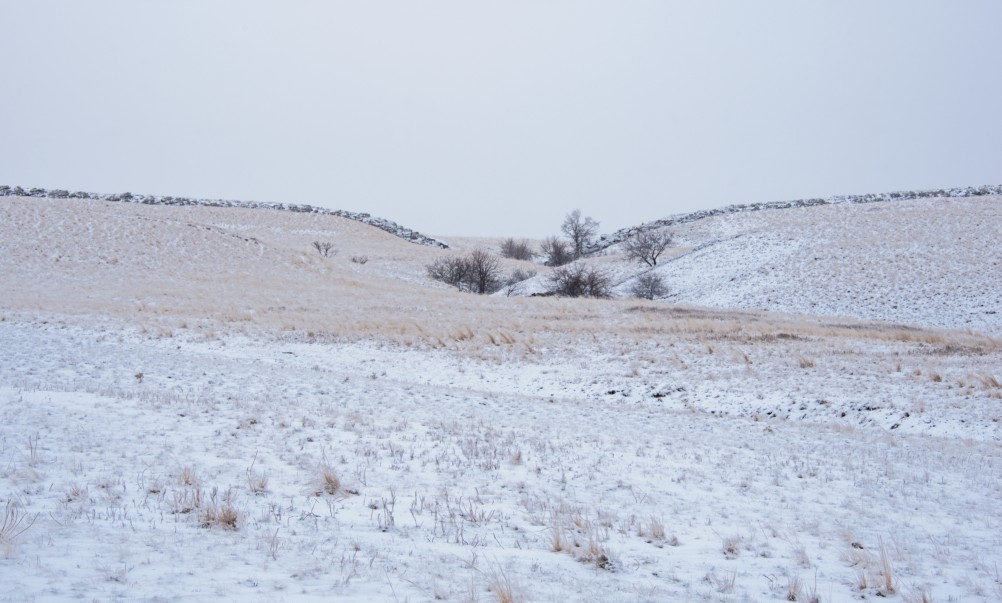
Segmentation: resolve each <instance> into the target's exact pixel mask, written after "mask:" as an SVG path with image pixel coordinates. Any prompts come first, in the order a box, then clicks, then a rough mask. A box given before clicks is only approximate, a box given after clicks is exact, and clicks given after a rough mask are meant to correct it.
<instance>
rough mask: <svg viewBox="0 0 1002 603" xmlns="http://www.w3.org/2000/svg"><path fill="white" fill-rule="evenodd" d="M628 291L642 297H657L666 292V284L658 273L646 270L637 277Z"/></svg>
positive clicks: (662, 295)
mask: <svg viewBox="0 0 1002 603" xmlns="http://www.w3.org/2000/svg"><path fill="white" fill-rule="evenodd" d="M630 292H631V293H633V295H634V296H636V297H641V298H643V299H658V298H659V297H664V296H665V295H666V294H667V293H668V286H667V285H665V280H664V278H663V277H662V276H661V275H660V274H655V273H653V272H646V273H644V274H641V275H640V276H638V277H637V280H636V281H635V282H634V283H633V287H632V288H631V289H630Z"/></svg>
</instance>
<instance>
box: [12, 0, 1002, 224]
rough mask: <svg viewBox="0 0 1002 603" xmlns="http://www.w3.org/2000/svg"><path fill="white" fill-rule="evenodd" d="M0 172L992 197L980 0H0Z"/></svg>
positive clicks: (602, 205) (407, 197)
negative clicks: (977, 192) (964, 189)
mask: <svg viewBox="0 0 1002 603" xmlns="http://www.w3.org/2000/svg"><path fill="white" fill-rule="evenodd" d="M0 23H2V24H3V26H2V27H0V184H10V185H21V186H25V187H29V186H40V187H45V188H66V189H70V190H86V191H92V192H102V193H108V192H124V191H131V192H133V193H147V194H161V195H183V196H192V197H210V198H224V199H244V200H257V201H283V202H295V203H311V204H314V205H322V206H327V207H332V208H342V209H349V210H354V211H367V212H370V213H372V214H374V215H379V216H382V217H387V218H390V219H393V220H396V221H397V222H400V223H401V224H404V225H406V226H409V227H411V228H416V229H418V230H421V231H423V232H427V233H430V234H438V235H449V234H465V235H515V236H532V237H541V236H544V235H546V234H550V233H556V232H557V230H558V227H559V224H560V222H561V221H562V219H563V217H564V215H565V214H566V213H567V212H568V211H570V210H571V209H574V208H580V209H581V210H582V212H583V213H584V214H586V215H590V216H593V217H594V218H595V219H596V220H598V221H599V222H600V223H601V225H602V231H603V232H609V231H612V230H615V229H617V228H620V227H624V226H630V225H635V224H638V223H640V222H644V221H648V220H653V219H656V218H661V217H664V216H667V215H670V214H675V213H680V212H685V211H690V210H693V209H698V208H709V207H719V206H723V205H729V204H733V203H749V202H757V201H775V200H785V199H795V198H801V197H818V196H829V195H833V194H841V193H866V192H882V191H890V190H902V189H923V188H939V187H947V186H966V185H980V184H1002V43H1000V39H1002V2H998V1H996V0H984V1H975V0H953V1H948V0H943V1H941V2H929V1H923V0H900V1H881V0H858V1H852V0H830V1H823V0H817V1H807V0H790V1H773V0H769V1H761V2H747V1H744V0H734V1H730V2H725V1H707V0H691V1H687V2H681V1H669V0H661V1H641V0H609V1H605V2H589V1H585V0H568V1H553V0H536V1H531V2H528V1H526V2H520V1H516V0H504V1H494V2H477V1H474V0H456V1H440V0H427V1H416V0H411V1H370V0H358V1H355V2H335V1H317V2H307V1H282V2H279V1H277V0H276V1H274V2H264V1H248V0H239V1H231V2H222V1H218V2H214V1H208V0H196V1H176V0H175V1H170V2H167V1H163V2H148V1H136V0H128V1H126V0H122V1H88V2H81V1H77V0H69V1H38V0H35V1H31V2H27V1H17V0H0Z"/></svg>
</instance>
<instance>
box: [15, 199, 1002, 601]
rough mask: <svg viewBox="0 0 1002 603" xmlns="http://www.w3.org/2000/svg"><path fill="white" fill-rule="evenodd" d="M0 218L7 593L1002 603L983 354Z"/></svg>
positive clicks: (296, 241)
mask: <svg viewBox="0 0 1002 603" xmlns="http://www.w3.org/2000/svg"><path fill="white" fill-rule="evenodd" d="M0 213H2V222H0V225H2V226H0V228H2V229H3V232H2V235H3V236H2V237H0V278H2V282H3V284H4V290H3V294H2V298H0V461H2V463H0V502H2V503H3V504H4V506H5V507H6V509H7V517H8V520H7V522H6V523H5V524H4V526H5V527H4V529H3V531H0V589H2V590H0V597H3V598H6V599H10V600H39V601H42V600H64V599H69V598H84V597H86V598H89V599H99V600H116V599H159V600H205V599H216V598H226V599H237V598H239V599H245V600H260V601H272V600H321V599H324V600H327V599H330V598H338V597H340V598H343V599H345V600H376V601H404V600H410V601H432V600H450V601H493V600H525V601H551V600H569V601H673V600H708V601H760V600H765V601H768V600H775V601H785V600H790V597H795V598H796V600H800V601H808V600H812V598H817V600H821V601H845V600H853V599H870V600H876V599H877V598H878V597H887V598H888V599H890V600H901V601H908V600H921V599H920V597H921V596H922V595H923V594H925V595H928V596H930V597H931V598H932V599H933V600H937V601H938V600H943V601H946V600H951V599H952V600H956V601H995V600H999V599H1000V598H1002V582H1000V578H999V575H998V567H1000V566H1002V553H1000V551H1002V543H1000V541H999V532H998V526H999V525H1002V510H1000V508H999V505H998V499H999V496H1000V494H1002V491H1000V483H999V477H998V476H999V475H1000V474H1002V448H1000V441H1002V440H1000V436H1002V432H1000V421H1002V385H1000V381H1002V373H1000V370H999V367H1000V366H1002V343H1000V342H999V341H998V340H997V339H994V338H992V337H991V336H989V335H985V334H983V333H979V332H975V331H967V330H964V331H951V330H936V329H927V328H924V327H923V326H922V325H921V324H920V325H918V326H909V327H903V326H896V325H894V324H887V323H871V322H866V321H859V320H853V319H850V318H844V317H843V318H831V317H825V316H815V317H805V316H801V315H794V314H781V313H777V312H756V311H731V310H707V309H703V308H697V307H691V306H686V307H679V306H672V305H668V304H665V303H662V302H640V301H636V300H609V301H598V300H563V299H553V298H545V299H526V298H503V297H480V296H474V295H468V294H460V293H457V292H455V291H452V290H450V289H448V288H446V287H443V286H440V285H438V284H435V283H433V282H432V281H430V280H428V279H427V278H426V277H425V276H424V265H425V264H427V263H428V262H430V261H431V260H433V259H434V258H436V257H440V256H441V254H447V253H451V252H450V251H446V250H439V249H433V248H428V247H419V246H414V245H409V244H408V243H406V242H404V241H401V240H399V239H397V238H395V237H392V236H390V235H388V234H386V233H383V232H380V231H377V230H375V229H372V228H369V227H366V226H364V225H361V224H358V223H357V222H352V221H349V220H344V219H341V218H337V217H332V216H316V215H305V214H284V213H281V212H262V211H253V210H248V209H235V208H195V207H188V208H176V207H145V206H133V205H122V204H108V203H103V202H87V201H74V202H73V203H61V202H58V201H48V200H39V199H11V198H7V199H4V200H2V201H0ZM761 215H765V214H764V213H763V214H761ZM737 219H738V218H737V217H735V218H734V220H737ZM707 228H708V229H710V228H711V227H710V226H707ZM712 228H713V229H716V230H714V232H719V231H720V230H721V229H722V228H723V227H722V226H720V225H716V226H712ZM735 228H736V229H738V230H741V231H747V230H748V227H747V226H741V225H738V224H735ZM762 228H763V229H764V230H768V228H771V227H768V228H767V226H766V225H763V226H762ZM981 228H982V229H988V230H990V229H991V228H994V225H982V227H981ZM764 230H763V232H764ZM972 230H975V229H974V228H973V227H972ZM710 234H711V233H708V234H707V236H710ZM970 234H971V237H974V238H978V237H983V236H987V235H985V234H984V232H976V233H970ZM686 236H690V235H686ZM691 236H692V237H694V238H695V236H696V235H695V234H693V235H691ZM314 240H330V241H331V242H333V243H334V245H335V246H336V247H337V248H338V250H339V253H338V254H337V255H336V256H334V257H329V258H323V257H320V255H319V254H317V253H316V252H315V251H314V250H312V249H311V247H310V243H311V242H312V241H314ZM739 240H740V239H739ZM979 240H980V239H979ZM818 244H819V245H823V244H824V242H819V243H818ZM861 244H862V242H861ZM944 253H946V254H952V253H958V252H956V251H954V250H949V249H945V250H944ZM353 256H354V257H360V256H365V257H366V258H367V260H368V261H367V262H366V263H359V262H357V261H352V259H351V258H352V257H353ZM775 257H776V258H778V257H780V256H779V255H776V256H775ZM600 261H602V262H606V263H614V262H619V261H620V260H618V259H617V258H615V256H608V257H605V258H602V259H601V260H600ZM679 261H681V260H679ZM773 261H777V262H778V259H776V260H773ZM812 261H813V260H812ZM930 270H932V268H930ZM925 274H928V275H929V277H930V278H933V277H935V278H940V277H941V276H942V275H939V274H933V273H932V272H926V273H925ZM949 278H952V277H949ZM805 282H810V281H809V280H806V281H805ZM858 282H866V281H857V283H858ZM917 290H921V289H917ZM810 294H811V293H810V292H809V291H805V292H804V295H810ZM950 307H955V306H954V305H951V306H950ZM951 320H952V319H951ZM509 595H510V597H511V598H510V599H507V598H506V597H508V596H509Z"/></svg>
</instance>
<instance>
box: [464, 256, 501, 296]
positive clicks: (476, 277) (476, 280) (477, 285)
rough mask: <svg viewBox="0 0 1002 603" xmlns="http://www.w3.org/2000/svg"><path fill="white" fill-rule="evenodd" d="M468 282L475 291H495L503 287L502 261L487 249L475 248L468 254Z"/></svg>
mask: <svg viewBox="0 0 1002 603" xmlns="http://www.w3.org/2000/svg"><path fill="white" fill-rule="evenodd" d="M466 261H467V263H468V264H469V273H468V283H469V286H470V290H471V291H473V292H474V293H480V294H484V293H494V292H495V291H497V290H498V289H500V288H501V262H500V261H498V257H497V256H496V255H494V254H492V253H491V252H489V251H487V250H486V249H475V250H473V251H472V252H470V255H468V256H467V260H466Z"/></svg>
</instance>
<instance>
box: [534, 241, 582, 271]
mask: <svg viewBox="0 0 1002 603" xmlns="http://www.w3.org/2000/svg"><path fill="white" fill-rule="evenodd" d="M540 250H542V252H543V257H544V258H546V265H547V266H563V265H564V264H569V263H571V262H573V261H574V252H573V250H572V249H571V245H570V243H568V242H567V241H564V240H563V239H558V238H557V237H547V238H546V240H545V241H543V243H542V245H541V246H540Z"/></svg>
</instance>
